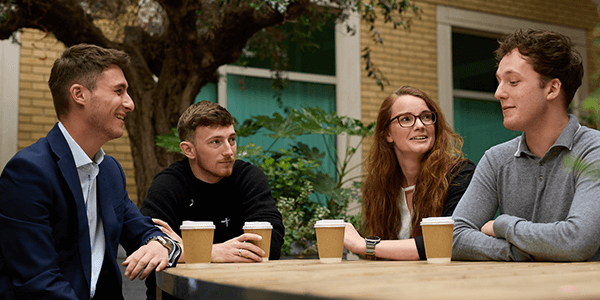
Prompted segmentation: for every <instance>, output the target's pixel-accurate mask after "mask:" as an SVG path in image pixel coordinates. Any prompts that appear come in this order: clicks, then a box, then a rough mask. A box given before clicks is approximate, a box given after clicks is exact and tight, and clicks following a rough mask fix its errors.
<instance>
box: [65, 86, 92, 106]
mask: <svg viewBox="0 0 600 300" xmlns="http://www.w3.org/2000/svg"><path fill="white" fill-rule="evenodd" d="M86 92H89V90H88V89H87V88H86V87H84V86H83V85H81V84H78V83H75V84H73V85H71V87H70V88H69V94H70V95H71V99H73V101H75V103H77V104H79V105H85V103H86V100H88V96H87V95H86Z"/></svg>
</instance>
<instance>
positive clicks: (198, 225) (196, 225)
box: [179, 221, 215, 230]
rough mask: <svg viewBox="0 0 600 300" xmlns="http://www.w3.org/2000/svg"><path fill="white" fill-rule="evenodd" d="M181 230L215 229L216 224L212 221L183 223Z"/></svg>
mask: <svg viewBox="0 0 600 300" xmlns="http://www.w3.org/2000/svg"><path fill="white" fill-rule="evenodd" d="M179 229H181V230H186V229H215V224H214V223H213V222H212V221H183V224H182V225H181V226H180V227H179Z"/></svg>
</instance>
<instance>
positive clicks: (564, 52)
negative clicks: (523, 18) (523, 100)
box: [494, 29, 583, 107]
mask: <svg viewBox="0 0 600 300" xmlns="http://www.w3.org/2000/svg"><path fill="white" fill-rule="evenodd" d="M498 42H499V46H498V49H496V51H494V55H495V56H496V61H497V62H500V61H501V60H502V58H503V57H504V56H505V55H507V54H509V53H510V52H511V51H513V50H514V49H518V50H519V52H520V53H521V55H523V56H525V57H526V58H527V59H528V60H529V63H531V65H532V66H533V70H534V71H535V72H537V73H538V74H540V76H541V80H542V82H541V83H540V84H541V85H542V86H544V85H545V84H546V82H548V81H549V80H552V79H554V78H558V79H559V80H560V82H561V84H562V89H563V90H564V91H565V96H566V100H567V101H566V105H567V107H568V106H569V105H570V104H571V101H573V97H574V96H575V92H576V91H577V89H578V88H579V87H580V86H581V80H582V78H583V59H582V58H581V55H580V54H579V52H577V50H575V48H574V47H573V44H572V43H571V39H569V37H567V36H564V35H562V34H560V33H556V32H553V31H549V30H544V29H539V30H536V29H527V30H522V29H519V30H517V31H515V32H514V33H512V34H509V35H507V36H505V37H504V38H502V39H500V40H499V41H498Z"/></svg>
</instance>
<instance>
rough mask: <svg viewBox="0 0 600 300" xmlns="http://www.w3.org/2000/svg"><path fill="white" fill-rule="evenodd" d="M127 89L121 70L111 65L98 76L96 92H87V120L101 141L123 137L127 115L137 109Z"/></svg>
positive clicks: (91, 129) (89, 126)
mask: <svg viewBox="0 0 600 300" xmlns="http://www.w3.org/2000/svg"><path fill="white" fill-rule="evenodd" d="M127 87H128V85H127V80H125V76H124V75H123V71H122V70H121V68H119V67H118V66H116V65H111V66H109V67H108V68H107V69H105V70H104V71H103V72H102V75H100V76H98V78H97V80H96V87H95V89H94V91H89V90H86V93H90V105H89V107H90V109H89V111H88V114H87V117H86V118H85V119H86V122H87V126H88V128H90V131H91V132H93V134H96V135H98V137H99V138H100V139H103V140H105V141H109V140H112V139H115V138H118V137H121V136H122V135H123V125H125V115H127V113H129V112H132V111H133V110H134V108H135V105H134V103H133V100H131V97H130V96H129V94H128V93H127Z"/></svg>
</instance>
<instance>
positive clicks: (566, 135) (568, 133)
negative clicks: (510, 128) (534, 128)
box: [515, 114, 581, 157]
mask: <svg viewBox="0 0 600 300" xmlns="http://www.w3.org/2000/svg"><path fill="white" fill-rule="evenodd" d="M580 129H581V124H579V121H578V120H577V117H576V116H575V115H572V114H569V122H568V123H567V126H566V127H565V129H563V131H562V133H561V134H560V136H559V137H558V139H556V142H554V144H553V145H552V146H551V147H550V149H548V151H547V152H550V150H551V149H552V148H555V147H565V148H567V149H569V150H571V149H572V148H573V141H574V140H575V135H576V134H577V133H578V132H579V130H580ZM521 154H528V155H533V154H532V153H531V152H530V151H529V148H528V147H527V143H526V142H525V132H523V133H522V134H521V140H520V141H519V145H518V147H517V152H515V156H516V157H520V156H521Z"/></svg>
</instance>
